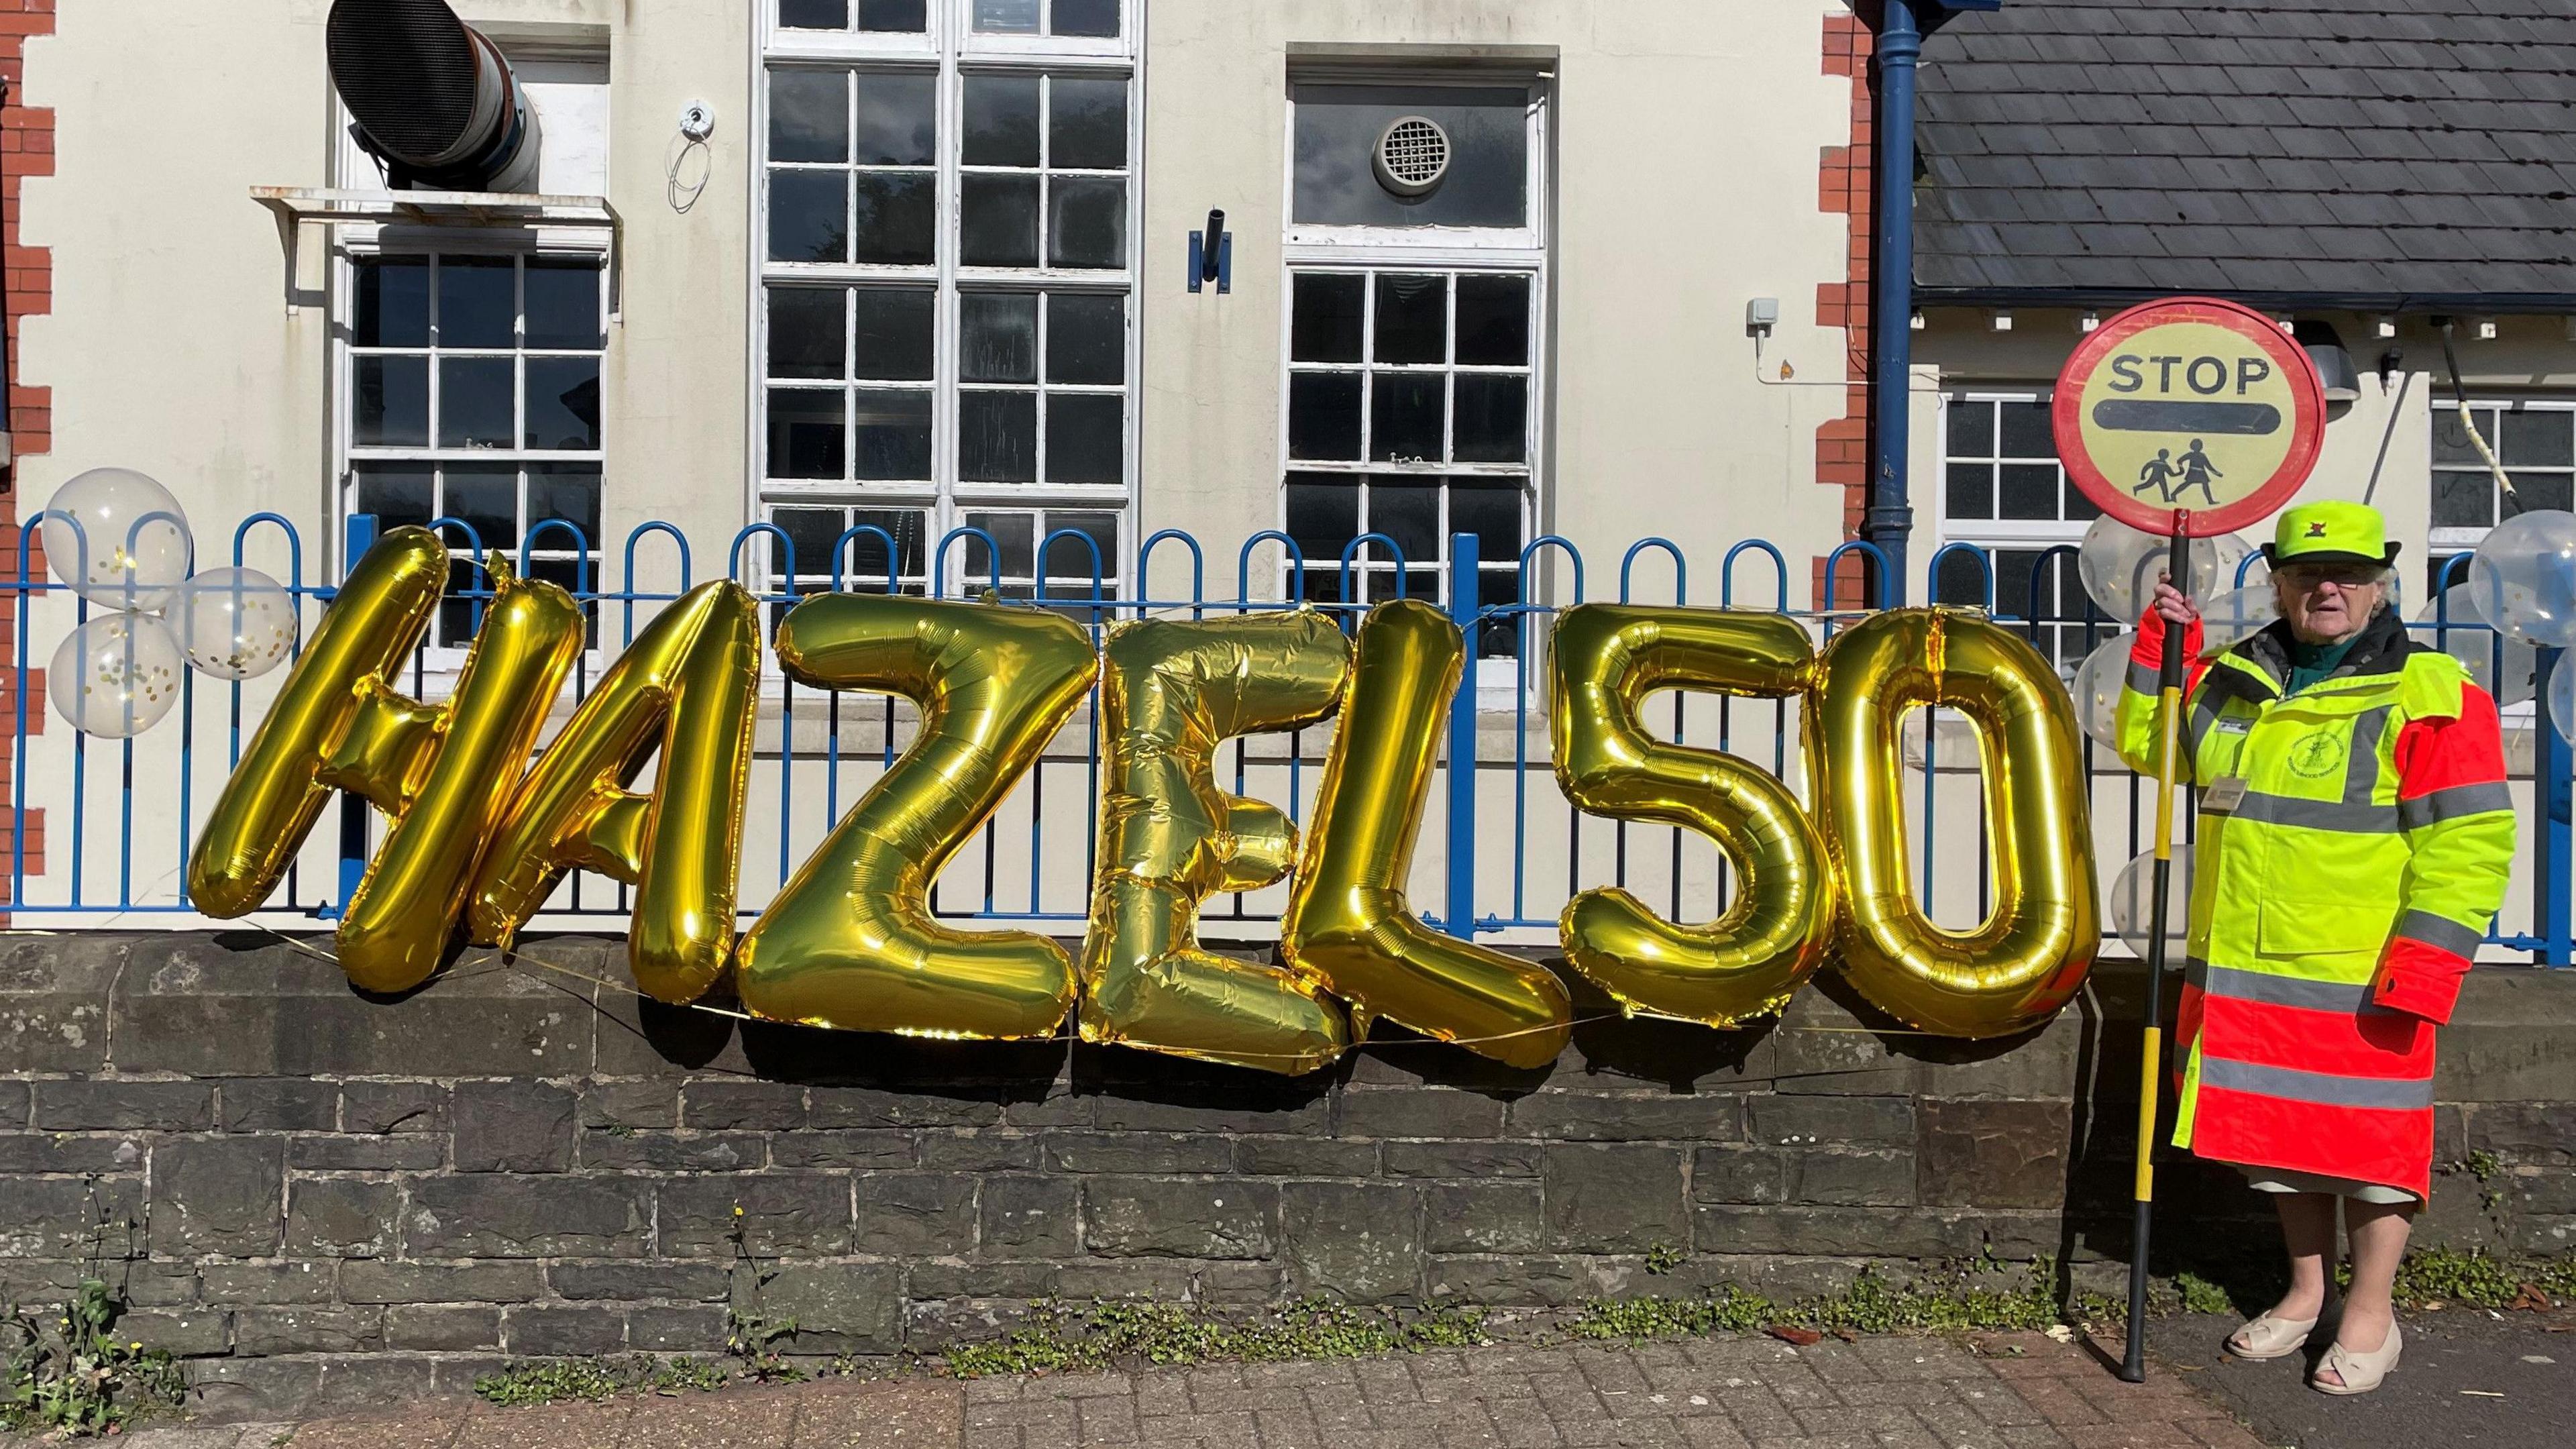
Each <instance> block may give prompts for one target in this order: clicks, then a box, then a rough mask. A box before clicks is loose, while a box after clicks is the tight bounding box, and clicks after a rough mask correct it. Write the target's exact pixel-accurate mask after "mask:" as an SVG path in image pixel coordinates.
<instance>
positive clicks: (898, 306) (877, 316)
mask: <svg viewBox="0 0 2576 1449" xmlns="http://www.w3.org/2000/svg"><path fill="white" fill-rule="evenodd" d="M850 299H851V301H852V303H853V305H854V306H855V308H856V310H857V312H858V329H857V344H858V345H857V347H856V349H855V351H856V355H855V356H853V357H852V358H851V359H850V363H851V371H850V375H851V376H852V377H858V378H867V379H872V380H879V381H885V382H913V381H923V382H926V381H928V380H929V378H930V352H931V340H930V332H931V311H932V304H933V301H934V298H933V295H932V293H931V291H930V289H928V288H927V287H860V288H857V289H856V290H854V291H852V292H851V293H850Z"/></svg>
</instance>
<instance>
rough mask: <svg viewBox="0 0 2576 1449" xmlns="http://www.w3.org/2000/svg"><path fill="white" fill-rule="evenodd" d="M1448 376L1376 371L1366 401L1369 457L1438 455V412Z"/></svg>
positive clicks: (1423, 457)
mask: <svg viewBox="0 0 2576 1449" xmlns="http://www.w3.org/2000/svg"><path fill="white" fill-rule="evenodd" d="M1448 381H1449V380H1448V378H1446V377H1444V376H1442V375H1440V374H1438V373H1433V374H1431V375H1430V376H1427V377H1425V376H1419V375H1411V374H1405V373H1379V374H1378V376H1377V379H1376V382H1375V384H1374V391H1373V394H1372V397H1371V401H1370V405H1369V460H1370V461H1371V462H1375V463H1402V462H1422V461H1433V462H1436V461H1438V460H1439V459H1440V456H1441V454H1440V423H1441V413H1442V411H1443V409H1444V408H1445V407H1446V405H1447V393H1448V391H1449V389H1448Z"/></svg>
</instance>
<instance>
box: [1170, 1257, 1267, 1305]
mask: <svg viewBox="0 0 2576 1449" xmlns="http://www.w3.org/2000/svg"><path fill="white" fill-rule="evenodd" d="M1288 1291H1289V1290H1288V1283H1287V1279H1286V1277H1285V1275H1283V1274H1282V1272H1281V1271H1280V1269H1279V1267H1278V1265H1276V1264H1273V1263H1201V1264H1199V1265H1198V1268H1197V1270H1196V1271H1195V1272H1194V1273H1193V1274H1192V1289H1191V1292H1192V1295H1193V1296H1194V1297H1196V1298H1197V1299H1198V1300H1199V1301H1200V1302H1201V1303H1213V1304H1230V1303H1242V1304H1255V1303H1257V1304H1262V1305H1265V1306H1267V1305H1269V1304H1274V1303H1277V1302H1279V1301H1280V1300H1281V1299H1283V1298H1285V1297H1287V1296H1288Z"/></svg>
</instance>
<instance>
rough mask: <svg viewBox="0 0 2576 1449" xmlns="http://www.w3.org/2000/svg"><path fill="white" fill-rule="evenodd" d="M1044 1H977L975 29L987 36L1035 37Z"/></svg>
mask: <svg viewBox="0 0 2576 1449" xmlns="http://www.w3.org/2000/svg"><path fill="white" fill-rule="evenodd" d="M1042 3H1043V0H975V28H976V29H977V30H980V31H982V32H984V33H985V34H987V35H1035V34H1037V33H1038V11H1039V8H1040V6H1041V4H1042Z"/></svg>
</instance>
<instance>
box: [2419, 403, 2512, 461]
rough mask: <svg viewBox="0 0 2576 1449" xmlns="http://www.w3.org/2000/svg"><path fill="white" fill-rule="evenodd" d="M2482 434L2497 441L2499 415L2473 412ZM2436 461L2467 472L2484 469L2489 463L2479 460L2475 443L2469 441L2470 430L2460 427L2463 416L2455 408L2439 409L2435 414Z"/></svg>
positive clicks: (2434, 458) (2434, 439)
mask: <svg viewBox="0 0 2576 1449" xmlns="http://www.w3.org/2000/svg"><path fill="white" fill-rule="evenodd" d="M2472 415H2473V416H2474V417H2475V418H2476V420H2477V425H2478V430H2479V431H2480V432H2483V433H2485V434H2486V435H2487V436H2488V437H2490V438H2493V437H2494V436H2495V435H2496V432H2497V427H2496V415H2495V414H2494V413H2493V412H2490V411H2487V410H2486V409H2483V408H2479V409H2473V410H2472ZM2433 461H2434V462H2435V463H2437V464H2440V463H2451V464H2456V465H2458V466H2461V467H2467V468H2483V467H2485V466H2486V460H2485V459H2484V458H2481V457H2479V456H2478V449H2477V445H2476V444H2475V443H2472V442H2470V441H2469V430H2468V429H2467V428H2466V427H2464V426H2462V425H2461V423H2460V415H2459V413H2458V412H2457V411H2455V410H2453V409H2451V408H2438V409H2436V410H2435V411H2434V413H2433Z"/></svg>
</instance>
